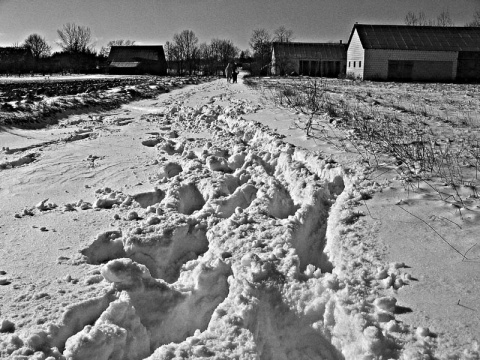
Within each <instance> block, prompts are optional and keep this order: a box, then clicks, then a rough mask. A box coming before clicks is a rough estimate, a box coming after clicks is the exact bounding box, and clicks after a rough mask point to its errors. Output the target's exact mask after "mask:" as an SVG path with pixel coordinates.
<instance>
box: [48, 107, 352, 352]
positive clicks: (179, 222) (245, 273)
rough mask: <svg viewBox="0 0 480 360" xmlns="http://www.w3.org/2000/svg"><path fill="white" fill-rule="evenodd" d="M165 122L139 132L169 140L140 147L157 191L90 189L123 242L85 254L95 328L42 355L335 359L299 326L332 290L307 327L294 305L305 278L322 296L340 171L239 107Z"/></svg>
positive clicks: (74, 331)
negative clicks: (99, 294)
mask: <svg viewBox="0 0 480 360" xmlns="http://www.w3.org/2000/svg"><path fill="white" fill-rule="evenodd" d="M172 109H174V111H173V110H172V112H171V113H168V109H167V112H166V114H165V116H158V117H157V118H156V119H153V118H150V119H149V121H158V123H159V127H160V128H161V127H162V126H163V125H164V122H165V123H168V124H172V127H177V128H178V134H179V137H178V138H177V137H176V138H166V137H165V138H162V134H161V133H160V135H158V138H156V139H155V141H153V142H150V141H149V142H148V143H145V142H144V145H146V146H153V147H155V149H156V150H157V151H158V155H159V157H160V158H161V159H162V164H161V165H160V166H159V168H160V169H159V171H158V172H157V173H156V174H154V175H153V176H152V179H154V180H155V181H157V184H156V188H155V189H154V190H153V191H151V192H147V193H140V194H136V195H127V194H123V193H122V192H119V191H114V190H112V189H108V188H105V189H100V190H97V197H98V199H97V202H96V203H95V205H94V206H95V207H96V208H98V209H100V210H102V209H113V210H115V212H116V213H117V215H116V216H117V218H118V219H119V221H120V222H121V226H120V227H121V229H120V230H114V231H108V232H105V233H102V234H99V235H98V236H97V238H96V239H95V240H94V241H93V242H92V243H91V245H90V246H88V247H87V248H85V249H83V250H82V251H81V252H82V254H83V256H84V257H85V259H86V261H87V262H88V263H90V264H103V265H102V270H101V272H102V275H103V277H104V278H105V280H106V281H107V282H109V283H110V284H111V285H110V286H111V288H110V292H109V293H108V294H109V295H108V296H107V297H104V298H103V299H104V300H103V302H102V306H101V307H100V308H99V309H97V311H96V312H95V314H96V315H97V318H96V319H92V318H91V317H89V318H88V319H85V320H83V321H77V322H76V326H70V327H69V328H68V330H69V331H66V330H65V331H63V332H62V335H61V336H59V335H55V333H52V334H49V336H50V338H52V339H53V340H52V341H51V344H52V345H55V346H57V347H59V348H60V349H63V348H65V350H64V353H63V354H64V356H66V358H68V359H86V358H93V357H95V358H96V359H105V360H107V359H112V358H115V359H128V360H135V359H144V358H147V357H149V359H172V358H174V357H175V356H180V355H178V354H181V356H180V357H181V358H200V357H206V356H218V357H219V358H235V357H236V356H237V355H239V354H241V355H242V356H245V358H252V359H253V358H260V359H265V360H270V359H310V358H325V359H336V358H341V356H340V355H339V353H338V351H337V350H336V349H335V347H334V346H333V345H332V344H331V341H330V338H331V335H330V333H329V330H328V329H326V328H322V327H321V326H318V327H312V326H311V323H309V321H310V320H311V317H312V315H311V313H315V316H320V317H325V318H327V319H328V309H329V307H328V306H327V305H326V303H327V302H328V300H329V298H330V295H328V294H327V293H328V289H329V286H330V285H325V286H323V285H322V286H319V287H316V288H315V289H316V291H318V294H317V295H318V296H319V297H322V302H321V303H319V304H318V305H317V306H316V307H315V311H313V310H309V311H310V312H309V311H306V315H305V314H301V313H299V312H298V309H295V306H294V305H293V303H294V301H293V300H292V299H294V298H295V296H296V295H295V291H296V290H295V289H296V288H299V287H307V288H308V286H309V285H308V281H310V279H318V278H321V277H322V276H323V277H325V278H324V280H322V281H324V283H326V284H331V283H332V281H331V277H328V276H331V274H326V275H325V272H330V271H331V270H332V264H331V263H330V261H329V259H328V257H327V256H326V255H325V253H324V248H325V244H326V233H327V222H328V221H327V220H328V217H329V210H330V207H331V206H332V204H334V203H335V199H336V198H337V196H338V195H340V194H341V193H342V192H343V190H344V188H345V183H344V182H345V180H344V175H343V170H342V169H341V168H340V167H335V166H334V165H332V164H328V163H327V162H326V161H325V160H323V159H322V158H321V157H320V156H318V155H315V154H312V153H309V152H305V151H303V150H300V149H295V148H294V147H293V146H291V145H289V144H286V143H284V142H282V141H281V139H280V138H279V136H278V135H276V134H274V133H270V132H269V131H268V129H265V128H262V127H261V126H260V125H258V124H254V123H250V122H246V121H244V120H241V119H239V114H241V113H245V112H248V111H253V109H252V108H249V105H248V104H246V103H243V104H238V105H237V106H236V107H234V108H221V107H219V106H216V105H213V104H210V105H205V106H203V107H199V108H195V109H188V108H182V109H181V110H180V111H179V110H178V107H177V106H175V105H173V106H172ZM172 119H173V121H171V120H172ZM205 119H208V121H205ZM182 131H189V132H190V133H191V132H202V131H210V132H212V133H213V137H212V138H213V139H215V140H211V141H207V140H204V139H201V138H192V137H183V135H182ZM105 299H107V300H105ZM309 314H310V315H309ZM82 326H84V327H83V329H81V327H82ZM67 333H68V336H67V335H66V334H67ZM249 354H250V355H251V356H250V357H249ZM239 356H240V355H239Z"/></svg>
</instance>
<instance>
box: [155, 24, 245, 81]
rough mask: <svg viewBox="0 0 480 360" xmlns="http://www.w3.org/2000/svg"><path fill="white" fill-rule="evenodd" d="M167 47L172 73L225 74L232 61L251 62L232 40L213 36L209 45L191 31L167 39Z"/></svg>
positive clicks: (184, 31)
mask: <svg viewBox="0 0 480 360" xmlns="http://www.w3.org/2000/svg"><path fill="white" fill-rule="evenodd" d="M164 49H165V57H166V60H167V64H168V72H169V73H170V74H179V75H183V74H189V75H192V74H203V75H216V74H219V73H222V74H223V72H224V69H225V68H226V67H227V65H228V63H230V62H241V63H246V62H249V61H251V59H249V58H247V57H248V55H246V53H245V52H244V51H240V49H239V48H238V47H236V46H235V45H234V44H233V42H232V41H231V40H225V39H212V40H211V42H210V43H209V44H208V43H201V44H199V43H198V38H197V36H196V35H195V33H194V32H193V31H192V30H183V31H182V32H181V33H179V34H175V35H173V40H172V41H167V42H166V43H165V46H164Z"/></svg>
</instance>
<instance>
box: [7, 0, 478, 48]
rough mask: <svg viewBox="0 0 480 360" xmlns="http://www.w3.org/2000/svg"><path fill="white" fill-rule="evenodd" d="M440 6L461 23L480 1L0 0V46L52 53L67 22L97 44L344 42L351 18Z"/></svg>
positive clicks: (396, 17)
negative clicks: (38, 45) (268, 39)
mask: <svg viewBox="0 0 480 360" xmlns="http://www.w3.org/2000/svg"><path fill="white" fill-rule="evenodd" d="M442 10H446V11H448V12H449V13H450V16H451V18H452V19H453V21H454V23H455V25H457V26H464V25H465V23H466V22H468V21H472V20H473V13H474V12H475V11H477V10H480V0H0V46H12V44H14V43H18V44H21V43H22V42H23V41H24V40H25V38H26V37H27V36H28V35H30V34H32V33H38V34H40V35H41V36H42V37H45V39H46V40H47V42H48V43H49V44H50V45H51V46H52V48H53V51H59V50H60V48H59V47H58V45H56V44H55V42H56V41H58V35H57V29H61V28H62V26H63V25H64V24H66V23H75V24H76V25H81V26H87V27H89V28H90V29H91V32H92V38H93V40H94V42H95V48H96V49H97V50H99V49H100V48H101V47H102V46H104V45H106V43H107V42H109V41H110V40H118V39H129V40H135V42H136V44H138V45H154V44H160V45H163V44H164V43H165V42H166V41H169V40H170V41H171V40H172V38H173V35H174V34H175V33H180V32H181V31H182V30H186V29H188V30H193V31H194V33H195V34H196V35H197V37H198V38H199V42H200V43H201V42H207V43H208V42H210V40H211V39H213V38H218V39H228V40H232V41H233V43H234V44H235V45H236V46H238V47H239V48H240V49H241V50H245V49H247V48H248V47H249V45H248V42H249V39H250V37H251V34H252V30H253V29H260V28H264V29H267V30H268V31H269V32H270V33H273V31H274V30H275V29H277V28H278V27H280V26H282V25H283V26H285V27H286V28H287V29H291V30H293V33H294V38H295V39H294V40H295V41H305V42H329V41H340V40H343V41H344V42H346V41H347V40H348V37H349V35H350V31H351V29H352V26H353V24H354V23H355V22H358V23H365V24H399V25H401V24H403V23H404V18H405V15H406V14H407V12H409V11H413V12H415V13H418V12H420V11H423V12H424V13H425V15H426V16H427V18H436V17H437V15H438V14H439V13H440V12H441V11H442Z"/></svg>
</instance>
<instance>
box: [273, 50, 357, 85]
mask: <svg viewBox="0 0 480 360" xmlns="http://www.w3.org/2000/svg"><path fill="white" fill-rule="evenodd" d="M346 60H347V47H346V45H345V44H342V42H341V41H340V43H301V42H282V43H281V42H274V43H273V49H272V68H271V69H272V74H273V75H285V74H291V73H296V74H299V75H307V76H323V77H338V76H339V75H340V74H345V68H346Z"/></svg>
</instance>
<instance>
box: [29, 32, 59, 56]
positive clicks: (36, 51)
mask: <svg viewBox="0 0 480 360" xmlns="http://www.w3.org/2000/svg"><path fill="white" fill-rule="evenodd" d="M23 47H24V48H25V49H28V50H30V52H31V53H32V55H33V57H34V58H35V60H39V59H40V58H43V57H47V56H49V55H50V52H51V50H52V48H51V46H50V45H48V44H47V41H46V40H45V38H42V37H41V36H40V35H38V34H31V35H29V36H28V37H27V38H26V39H25V42H24V43H23Z"/></svg>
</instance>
